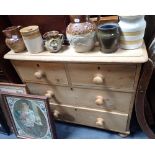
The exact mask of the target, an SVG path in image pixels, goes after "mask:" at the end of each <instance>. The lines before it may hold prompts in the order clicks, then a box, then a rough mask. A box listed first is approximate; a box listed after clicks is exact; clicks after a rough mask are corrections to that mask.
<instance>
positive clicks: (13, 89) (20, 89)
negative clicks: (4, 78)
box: [0, 82, 27, 94]
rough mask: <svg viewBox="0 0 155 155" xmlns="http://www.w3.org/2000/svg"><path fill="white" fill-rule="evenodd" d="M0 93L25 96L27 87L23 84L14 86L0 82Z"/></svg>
mask: <svg viewBox="0 0 155 155" xmlns="http://www.w3.org/2000/svg"><path fill="white" fill-rule="evenodd" d="M0 92H5V93H17V94H27V87H26V85H25V84H14V83H3V82H0Z"/></svg>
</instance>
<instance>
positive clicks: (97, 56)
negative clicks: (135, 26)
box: [4, 44, 148, 63]
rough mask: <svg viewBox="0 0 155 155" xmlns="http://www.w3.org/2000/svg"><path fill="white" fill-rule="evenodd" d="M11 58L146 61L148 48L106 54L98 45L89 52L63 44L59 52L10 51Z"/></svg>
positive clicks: (30, 59)
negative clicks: (78, 51)
mask: <svg viewBox="0 0 155 155" xmlns="http://www.w3.org/2000/svg"><path fill="white" fill-rule="evenodd" d="M4 58H5V59H10V60H25V61H26V60H27V61H28V60H29V61H44V62H46V61H47V62H81V63H84V62H93V63H144V62H147V61H148V55H147V50H146V47H145V44H143V46H142V47H141V48H139V49H134V50H123V49H118V50H117V51H116V52H115V53H111V54H106V53H103V52H101V51H100V50H99V47H96V48H95V49H94V50H93V51H90V52H87V53H77V52H75V51H74V49H73V48H71V47H69V46H63V49H62V51H60V52H59V53H50V52H49V51H44V52H42V53H38V54H31V53H29V52H27V51H24V52H22V53H14V51H12V50H11V51H10V52H8V53H7V54H5V56H4Z"/></svg>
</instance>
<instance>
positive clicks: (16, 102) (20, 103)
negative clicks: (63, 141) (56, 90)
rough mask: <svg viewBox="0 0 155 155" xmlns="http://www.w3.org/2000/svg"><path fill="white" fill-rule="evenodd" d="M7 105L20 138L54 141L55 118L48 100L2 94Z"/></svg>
mask: <svg viewBox="0 0 155 155" xmlns="http://www.w3.org/2000/svg"><path fill="white" fill-rule="evenodd" d="M1 96H2V99H3V101H4V102H5V103H6V105H7V109H8V111H9V115H10V118H11V122H12V125H13V129H14V132H15V134H16V136H17V137H18V138H28V139H54V138H56V137H57V136H56V130H55V124H54V117H53V115H52V113H51V111H50V110H49V109H50V107H49V102H48V98H47V97H45V96H37V95H27V94H11V93H7V94H6V93H3V94H1Z"/></svg>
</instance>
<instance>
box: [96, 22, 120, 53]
mask: <svg viewBox="0 0 155 155" xmlns="http://www.w3.org/2000/svg"><path fill="white" fill-rule="evenodd" d="M119 36H120V34H119V25H118V24H117V23H106V24H101V25H99V26H98V31H97V38H98V41H99V44H100V48H101V51H102V52H104V53H113V52H115V51H116V50H117V49H118V47H119Z"/></svg>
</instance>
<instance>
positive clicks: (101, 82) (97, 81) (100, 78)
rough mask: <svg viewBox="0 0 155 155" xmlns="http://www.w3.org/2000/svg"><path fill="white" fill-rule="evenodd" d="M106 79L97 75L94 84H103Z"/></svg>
mask: <svg viewBox="0 0 155 155" xmlns="http://www.w3.org/2000/svg"><path fill="white" fill-rule="evenodd" d="M103 80H104V77H103V75H102V74H97V75H95V76H94V78H93V83H95V84H103Z"/></svg>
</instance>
